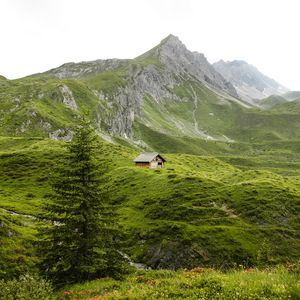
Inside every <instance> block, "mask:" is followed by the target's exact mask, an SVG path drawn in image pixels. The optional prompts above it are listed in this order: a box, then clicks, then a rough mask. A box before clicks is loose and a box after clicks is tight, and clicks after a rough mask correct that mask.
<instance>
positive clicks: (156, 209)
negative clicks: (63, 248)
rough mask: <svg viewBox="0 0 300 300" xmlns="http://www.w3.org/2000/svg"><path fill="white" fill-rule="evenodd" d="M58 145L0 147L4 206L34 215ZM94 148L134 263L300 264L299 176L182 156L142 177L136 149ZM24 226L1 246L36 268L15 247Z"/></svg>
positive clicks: (19, 142)
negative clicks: (298, 261)
mask: <svg viewBox="0 0 300 300" xmlns="http://www.w3.org/2000/svg"><path fill="white" fill-rule="evenodd" d="M61 145H62V143H61V142H54V141H52V140H43V139H32V138H4V137H2V138H1V139H0V172H1V184H0V207H1V208H4V209H6V210H12V211H16V212H18V213H22V214H31V215H37V214H38V213H40V212H41V204H42V203H43V202H45V201H46V198H47V194H48V193H49V167H51V165H53V164H56V163H57V161H58V159H59V157H60V156H61V155H63V151H64V150H63V149H62V146H61ZM101 145H102V146H101V152H102V154H103V155H104V157H105V161H106V163H107V164H108V165H109V173H108V174H107V175H106V176H107V189H108V191H109V194H110V195H111V201H112V202H113V203H114V204H115V205H117V206H118V207H119V212H120V217H121V220H120V222H121V224H122V225H123V227H124V231H125V232H126V233H127V236H128V245H127V250H126V252H127V253H128V254H129V255H130V256H131V257H132V258H133V259H134V260H136V261H140V262H144V263H147V264H149V265H151V266H152V267H159V268H161V267H169V268H177V267H182V266H186V267H192V266H195V265H198V264H200V265H210V266H221V267H229V266H233V265H234V264H236V263H242V264H246V265H252V264H255V263H260V262H261V261H265V260H268V261H269V262H272V261H273V262H276V261H277V262H278V261H285V260H293V259H297V258H299V253H300V241H299V237H298V235H297V234H298V233H297V232H298V231H299V205H300V204H299V199H300V186H299V183H298V182H299V176H298V175H297V176H296V174H293V176H283V175H279V174H275V173H273V172H269V171H259V170H256V168H254V169H253V170H244V171H243V170H241V169H239V168H237V167H234V166H233V165H230V164H227V163H225V162H222V161H220V160H218V159H216V158H214V157H211V156H193V155H184V154H166V157H167V160H168V163H167V168H165V169H162V170H144V169H139V168H136V167H134V166H133V165H132V159H133V158H134V157H135V156H136V155H137V153H138V152H137V151H136V150H134V149H131V148H127V147H124V146H120V145H113V144H108V143H104V142H102V143H101ZM100 157H103V156H102V155H101V156H100ZM100 157H99V158H100ZM296 172H297V174H299V173H298V171H296ZM278 173H280V172H278ZM1 212H2V213H3V214H4V213H5V214H6V215H7V216H8V218H9V220H10V222H13V221H12V219H11V218H12V216H10V215H8V214H7V213H6V212H4V211H1ZM25 219H26V217H25ZM26 221H30V224H31V225H30V226H29V227H26V226H25V227H22V226H21V227H16V232H18V235H14V236H12V237H8V236H6V237H5V238H4V241H3V242H4V245H5V246H4V247H6V249H13V250H12V252H11V253H15V251H17V252H18V256H14V255H11V254H9V253H8V254H7V255H8V258H9V259H10V261H11V262H12V264H13V263H15V264H17V263H16V262H17V261H18V257H19V256H22V257H25V259H24V263H23V267H24V268H25V267H27V265H28V264H29V265H31V264H32V263H33V261H34V255H32V253H34V249H33V248H30V247H27V248H24V247H23V246H22V245H23V242H24V243H25V244H26V243H28V241H29V240H32V239H33V235H34V227H32V226H33V225H34V223H35V222H34V220H30V219H29V220H28V218H27V219H26ZM32 224H33V225H32ZM261 245H264V247H263V249H262V247H261ZM16 249H19V250H16ZM260 251H262V253H260ZM30 253H31V255H30ZM30 256H31V258H30ZM18 265H19V266H22V263H21V264H20V263H18ZM21 269H22V268H21ZM12 272H13V271H12ZM16 272H17V271H16Z"/></svg>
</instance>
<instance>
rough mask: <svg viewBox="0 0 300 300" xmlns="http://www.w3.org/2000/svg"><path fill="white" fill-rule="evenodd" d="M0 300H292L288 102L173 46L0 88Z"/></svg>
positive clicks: (166, 43)
mask: <svg viewBox="0 0 300 300" xmlns="http://www.w3.org/2000/svg"><path fill="white" fill-rule="evenodd" d="M0 246H1V247H0V299H8V300H9V299H24V300H27V299H31V300H32V299H300V92H299V91H291V90H289V89H288V88H286V87H284V86H283V85H282V84H280V83H278V82H276V81H275V80H273V79H271V78H269V77H267V76H266V75H264V74H262V73H261V72H260V71H259V70H258V69H257V68H256V67H254V66H252V65H250V64H248V63H247V62H245V61H242V60H234V61H227V62H225V61H223V60H222V61H219V62H217V63H214V64H210V63H209V62H208V60H207V59H206V57H205V56H204V55H203V54H201V53H198V52H192V51H190V50H189V49H187V47H186V46H185V45H184V44H183V43H182V42H181V41H180V39H179V38H178V37H176V36H174V35H169V36H167V37H166V38H165V39H163V40H162V41H161V42H160V43H159V44H158V45H157V46H155V47H154V48H152V49H150V50H149V51H147V52H145V53H143V54H141V55H140V56H138V57H136V58H134V59H106V60H95V61H84V62H80V63H65V64H63V65H62V66H60V67H57V68H54V69H51V70H48V71H45V72H43V73H38V74H33V75H29V76H27V77H23V78H19V79H14V80H9V79H6V78H5V77H4V76H0Z"/></svg>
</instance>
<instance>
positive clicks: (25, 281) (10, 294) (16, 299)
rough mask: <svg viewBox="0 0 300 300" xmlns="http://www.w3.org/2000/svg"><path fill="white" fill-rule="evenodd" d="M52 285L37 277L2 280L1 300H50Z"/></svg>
mask: <svg viewBox="0 0 300 300" xmlns="http://www.w3.org/2000/svg"><path fill="white" fill-rule="evenodd" d="M51 295H52V288H51V284H50V283H49V282H48V281H46V280H45V279H42V278H40V277H38V276H37V275H22V276H20V277H19V278H18V279H13V280H10V281H4V280H0V299H1V300H41V299H42V300H50V299H53V297H52V296H51Z"/></svg>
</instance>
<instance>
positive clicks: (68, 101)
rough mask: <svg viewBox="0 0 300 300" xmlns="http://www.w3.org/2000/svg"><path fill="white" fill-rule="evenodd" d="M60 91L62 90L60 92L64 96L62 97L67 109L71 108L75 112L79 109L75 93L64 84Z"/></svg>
mask: <svg viewBox="0 0 300 300" xmlns="http://www.w3.org/2000/svg"><path fill="white" fill-rule="evenodd" d="M59 90H60V92H61V94H62V97H63V103H64V104H65V105H66V106H67V107H69V108H71V109H73V110H75V109H77V104H76V101H75V99H74V96H73V93H72V91H71V90H70V89H69V87H68V86H66V85H65V84H64V85H62V86H60V87H59Z"/></svg>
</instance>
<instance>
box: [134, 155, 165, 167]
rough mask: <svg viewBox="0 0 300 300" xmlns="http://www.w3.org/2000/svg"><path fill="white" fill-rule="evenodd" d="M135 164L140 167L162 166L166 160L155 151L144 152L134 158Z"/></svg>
mask: <svg viewBox="0 0 300 300" xmlns="http://www.w3.org/2000/svg"><path fill="white" fill-rule="evenodd" d="M134 162H135V165H136V166H137V167H141V168H151V169H156V168H163V167H164V163H165V162H166V160H165V159H164V158H163V157H162V156H161V155H160V154H158V153H156V152H145V153H142V154H140V155H139V156H138V157H137V158H136V159H134Z"/></svg>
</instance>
